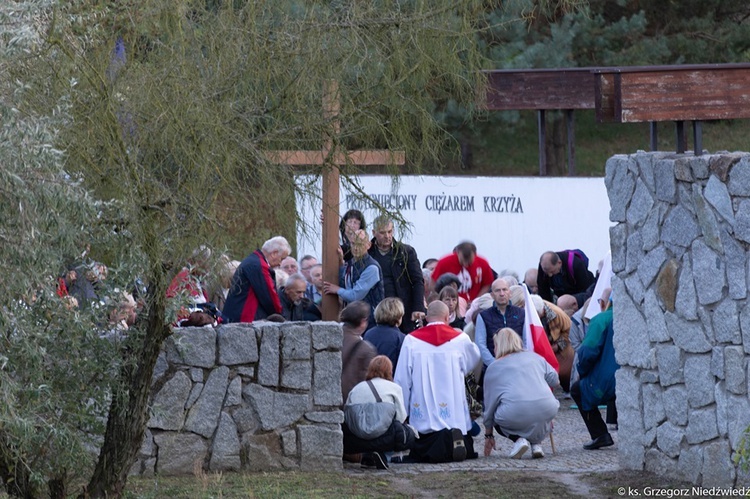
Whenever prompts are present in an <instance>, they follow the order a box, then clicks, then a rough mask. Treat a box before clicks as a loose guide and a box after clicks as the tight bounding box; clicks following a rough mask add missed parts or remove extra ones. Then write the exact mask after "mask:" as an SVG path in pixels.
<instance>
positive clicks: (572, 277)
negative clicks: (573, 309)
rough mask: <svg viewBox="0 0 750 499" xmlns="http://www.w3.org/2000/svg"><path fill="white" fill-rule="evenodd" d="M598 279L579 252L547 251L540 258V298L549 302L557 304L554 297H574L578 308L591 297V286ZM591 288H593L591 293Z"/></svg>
mask: <svg viewBox="0 0 750 499" xmlns="http://www.w3.org/2000/svg"><path fill="white" fill-rule="evenodd" d="M595 281H596V279H595V278H594V274H592V273H591V271H590V270H589V269H588V266H587V263H586V260H584V258H583V257H582V256H581V255H580V254H579V252H577V251H573V250H568V251H557V252H554V251H545V252H544V253H542V256H541V258H539V269H538V274H537V285H538V286H539V296H541V297H542V299H543V300H547V301H548V302H552V303H554V302H555V299H554V297H553V294H554V296H557V297H560V296H562V295H573V296H575V298H576V301H577V302H578V308H581V307H582V306H583V302H585V301H586V299H587V298H588V297H589V296H591V293H593V291H594V288H593V286H591V285H592V284H594V282H595ZM589 287H591V289H590V291H589Z"/></svg>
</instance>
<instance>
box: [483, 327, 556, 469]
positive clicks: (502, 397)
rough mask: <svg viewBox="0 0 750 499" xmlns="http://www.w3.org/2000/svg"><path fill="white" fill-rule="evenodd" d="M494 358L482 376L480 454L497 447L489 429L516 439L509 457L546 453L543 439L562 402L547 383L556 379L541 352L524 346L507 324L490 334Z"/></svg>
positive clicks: (534, 455)
mask: <svg viewBox="0 0 750 499" xmlns="http://www.w3.org/2000/svg"><path fill="white" fill-rule="evenodd" d="M494 342H495V359H496V360H495V361H493V362H492V364H490V366H489V367H488V368H487V371H486V373H485V375H484V402H485V412H484V428H485V435H484V438H485V445H484V455H485V456H489V455H490V453H491V452H492V449H493V448H494V447H495V438H494V436H493V434H492V429H493V427H494V429H496V430H497V431H498V433H500V435H502V436H504V437H506V438H509V439H510V440H512V441H513V442H514V444H513V448H512V450H511V451H510V454H509V457H510V458H512V459H521V457H523V455H524V453H525V452H526V451H528V450H529V448H530V449H531V455H532V457H535V458H539V457H544V451H543V450H542V445H541V442H542V440H544V439H545V438H546V437H547V435H548V434H549V432H550V430H551V429H552V420H553V419H554V417H555V416H556V415H557V410H558V409H559V407H560V403H559V402H558V401H557V399H556V398H555V396H554V395H553V394H552V390H550V388H554V387H556V386H557V385H558V384H559V383H560V380H559V378H558V375H557V372H556V371H555V369H554V368H553V367H552V366H551V365H549V363H548V362H547V361H546V360H544V359H543V358H542V357H541V356H540V355H537V354H535V353H534V352H527V351H524V349H523V345H522V343H521V338H520V336H518V334H517V333H516V332H515V331H513V330H512V329H510V328H503V329H501V330H500V331H498V332H497V333H495V336H494Z"/></svg>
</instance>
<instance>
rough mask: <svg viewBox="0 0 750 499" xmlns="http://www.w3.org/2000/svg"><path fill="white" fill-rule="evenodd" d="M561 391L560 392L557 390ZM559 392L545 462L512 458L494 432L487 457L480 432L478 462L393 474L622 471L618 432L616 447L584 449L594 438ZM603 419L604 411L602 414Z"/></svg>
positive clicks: (412, 467)
mask: <svg viewBox="0 0 750 499" xmlns="http://www.w3.org/2000/svg"><path fill="white" fill-rule="evenodd" d="M558 391H559V390H558ZM558 391H556V396H557V398H558V400H560V411H559V412H558V415H557V418H555V423H554V431H553V438H554V441H555V450H556V453H555V454H553V453H552V447H551V445H550V441H549V439H546V440H545V441H544V442H542V447H543V449H544V454H545V457H544V458H542V459H532V458H531V452H527V453H526V454H525V455H524V456H523V458H522V459H510V458H509V457H508V453H509V452H510V449H511V447H512V442H511V441H510V440H508V439H506V438H503V437H498V436H497V432H495V435H496V436H495V441H496V444H495V445H496V450H495V451H493V452H492V455H491V456H490V457H484V456H483V455H482V450H483V449H484V433H480V434H479V436H478V437H476V438H475V439H474V450H476V451H477V452H478V453H479V458H477V459H467V460H466V461H463V462H460V463H442V464H422V463H408V464H391V466H390V471H391V472H394V473H421V472H425V471H447V470H457V471H458V470H462V471H467V470H470V471H483V470H535V471H549V472H558V471H566V472H571V471H572V472H578V473H588V472H600V471H616V470H619V469H620V465H619V462H618V456H617V439H618V435H617V432H616V431H610V433H611V434H612V437H613V439H614V440H615V445H614V446H612V447H606V448H603V449H598V450H595V451H587V450H584V449H583V444H585V443H586V442H588V441H589V440H590V439H591V437H590V436H589V434H588V432H587V431H586V427H585V426H584V424H583V421H582V420H581V415H580V414H579V413H578V410H577V409H570V406H571V405H573V404H574V402H573V400H572V399H570V398H564V395H563V393H562V392H559V393H558ZM602 416H604V411H602ZM344 468H345V469H346V470H352V471H354V470H355V469H356V470H359V469H360V467H359V465H358V464H351V463H345V465H344Z"/></svg>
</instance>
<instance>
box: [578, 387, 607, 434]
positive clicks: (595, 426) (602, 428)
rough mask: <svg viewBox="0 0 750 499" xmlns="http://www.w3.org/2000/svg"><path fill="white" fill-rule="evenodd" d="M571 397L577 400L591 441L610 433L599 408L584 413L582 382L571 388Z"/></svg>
mask: <svg viewBox="0 0 750 499" xmlns="http://www.w3.org/2000/svg"><path fill="white" fill-rule="evenodd" d="M570 396H571V397H573V400H575V403H576V405H577V406H578V412H580V413H581V417H582V418H583V422H584V423H585V424H586V429H587V430H588V431H589V435H591V439H592V440H593V439H595V438H599V437H601V436H602V435H604V434H605V433H609V431H608V430H607V423H605V422H604V420H603V419H602V414H601V413H600V412H599V408H598V407H596V406H594V409H593V410H590V411H584V410H583V404H582V403H581V386H580V382H579V381H576V382H575V383H573V386H571V387H570Z"/></svg>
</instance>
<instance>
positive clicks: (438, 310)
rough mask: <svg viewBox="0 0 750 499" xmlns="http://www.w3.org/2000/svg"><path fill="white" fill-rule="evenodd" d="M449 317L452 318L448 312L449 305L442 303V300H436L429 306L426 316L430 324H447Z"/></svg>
mask: <svg viewBox="0 0 750 499" xmlns="http://www.w3.org/2000/svg"><path fill="white" fill-rule="evenodd" d="M449 317H450V311H449V310H448V305H446V304H445V303H443V302H441V301H440V300H435V301H433V302H432V303H430V304H429V305H428V306H427V313H426V314H425V319H427V322H428V323H430V322H444V323H446V324H447V323H448V318H449Z"/></svg>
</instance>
